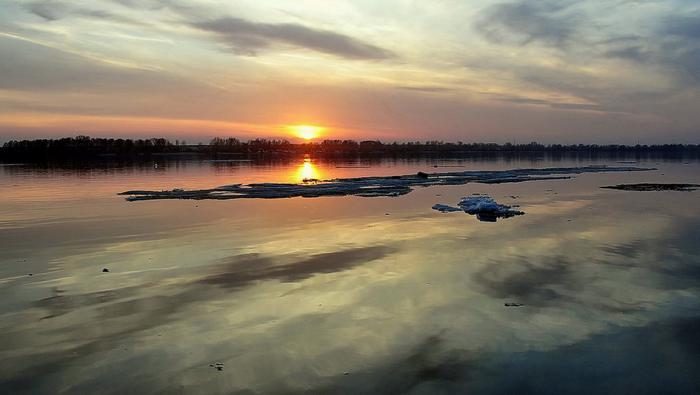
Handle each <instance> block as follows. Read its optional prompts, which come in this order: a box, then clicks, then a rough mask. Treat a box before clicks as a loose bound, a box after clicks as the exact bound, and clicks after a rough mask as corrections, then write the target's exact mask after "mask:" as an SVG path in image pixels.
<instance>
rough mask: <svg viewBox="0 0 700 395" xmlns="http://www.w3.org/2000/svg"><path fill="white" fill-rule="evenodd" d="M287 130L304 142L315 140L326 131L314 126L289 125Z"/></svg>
mask: <svg viewBox="0 0 700 395" xmlns="http://www.w3.org/2000/svg"><path fill="white" fill-rule="evenodd" d="M287 129H289V131H291V132H292V133H294V135H295V136H297V137H300V138H302V139H304V140H311V139H315V138H316V137H318V136H319V135H320V134H321V133H323V131H325V130H326V128H324V127H321V126H316V125H289V126H287Z"/></svg>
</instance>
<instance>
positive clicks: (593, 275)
mask: <svg viewBox="0 0 700 395" xmlns="http://www.w3.org/2000/svg"><path fill="white" fill-rule="evenodd" d="M591 163H593V164H611V165H617V166H619V165H620V164H619V163H617V162H616V161H615V160H609V161H606V160H596V161H570V160H567V161H556V162H555V161H549V160H536V161H531V160H527V161H524V160H510V161H504V160H497V159H494V160H491V161H488V160H487V161H484V160H480V161H471V160H464V161H455V160H414V161H389V160H387V161H379V162H377V161H375V162H368V163H365V162H343V163H332V162H321V161H315V160H313V159H312V160H310V161H306V162H304V161H303V160H301V159H300V160H299V161H291V162H280V163H272V164H270V163H267V164H256V163H252V162H211V161H204V162H174V163H167V162H158V163H157V165H158V166H157V167H156V166H154V163H148V164H145V165H141V166H127V167H119V166H114V167H109V166H102V167H100V168H97V169H92V170H75V169H73V170H71V169H68V170H65V169H63V170H62V169H42V168H36V167H31V166H0V392H2V393H8V394H9V393H12V394H16V393H37V394H42V393H75V394H86V393H101V394H110V393H115V394H116V393H188V394H218V393H298V392H310V393H414V394H423V393H425V394H431V393H489V394H490V393H494V394H500V393H513V394H525V393H550V394H565V393H581V394H589V393H634V394H639V393H662V392H663V393H678V394H680V393H688V394H690V393H700V299H699V297H700V233H699V230H700V204H699V203H700V191H698V192H623V191H616V190H605V189H600V188H599V187H600V186H603V185H610V184H617V183H633V182H686V183H687V182H690V183H700V163H698V162H697V161H690V162H687V161H672V162H671V161H669V162H665V161H656V160H653V161H640V162H638V163H636V164H628V165H639V166H651V167H656V168H658V169H659V170H657V171H653V172H635V173H609V174H584V175H580V176H577V177H575V178H574V179H572V180H558V181H537V182H526V183H520V184H501V185H485V184H467V185H462V186H452V187H431V188H418V189H417V190H415V191H414V192H412V193H411V194H409V195H406V196H402V197H395V198H361V197H327V198H316V199H304V198H294V199H281V200H230V201H210V200H205V201H147V202H134V203H129V202H126V201H125V200H124V199H123V198H122V197H120V196H117V195H116V193H118V192H121V191H125V190H129V189H156V190H158V189H172V188H176V187H177V188H199V187H212V186H218V185H225V184H232V183H248V182H259V181H294V182H296V181H298V180H300V179H302V178H332V177H345V176H364V175H395V174H409V173H415V172H417V171H428V172H432V171H458V170H460V169H508V168H519V167H520V168H523V167H548V166H568V165H577V166H578V165H588V164H591ZM434 166H444V168H443V167H439V168H435V167H434ZM472 193H487V194H490V195H491V196H493V197H494V198H495V199H496V200H498V201H500V202H502V203H508V204H519V205H520V206H521V209H522V210H523V211H525V212H526V213H527V214H526V215H524V216H520V217H515V218H510V219H506V220H499V221H498V222H497V223H486V222H479V221H477V220H476V218H474V217H473V216H469V215H466V214H463V213H450V214H442V213H439V212H436V211H433V210H431V208H430V207H431V206H432V205H433V204H435V203H444V204H455V203H457V202H458V201H459V199H460V197H462V196H467V195H470V194H472ZM513 197H515V198H513ZM103 268H108V269H109V272H108V273H103V271H102V270H103ZM30 274H31V275H30ZM507 302H517V303H523V304H524V306H523V307H516V308H512V307H505V306H504V303H507ZM217 363H221V364H223V365H216V364H217ZM210 365H214V366H210ZM216 366H221V367H222V370H218V369H217V368H216Z"/></svg>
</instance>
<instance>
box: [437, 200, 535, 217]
mask: <svg viewBox="0 0 700 395" xmlns="http://www.w3.org/2000/svg"><path fill="white" fill-rule="evenodd" d="M457 206H458V207H452V206H447V205H444V204H436V205H434V206H433V210H437V211H440V212H443V213H448V212H455V211H464V212H465V213H467V214H471V215H476V218H477V219H478V220H479V221H486V222H496V220H497V219H498V218H510V217H514V216H516V215H523V214H525V213H524V212H522V211H519V210H514V209H513V207H514V206H508V205H505V204H499V203H497V202H496V201H495V200H493V198H492V197H490V196H486V195H474V196H467V197H464V198H462V200H460V201H459V203H457Z"/></svg>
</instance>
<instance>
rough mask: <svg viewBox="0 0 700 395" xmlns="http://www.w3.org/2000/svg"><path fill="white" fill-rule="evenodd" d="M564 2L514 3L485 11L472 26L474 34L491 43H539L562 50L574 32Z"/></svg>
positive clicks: (575, 21)
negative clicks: (474, 29) (477, 33)
mask: <svg viewBox="0 0 700 395" xmlns="http://www.w3.org/2000/svg"><path fill="white" fill-rule="evenodd" d="M570 4H571V3H570V2H568V1H537V2H533V1H517V2H512V3H502V4H496V5H493V6H491V7H488V8H486V9H485V10H484V11H483V12H482V14H481V18H480V19H479V20H478V21H477V22H476V24H475V27H476V30H477V32H479V33H480V34H482V35H483V36H484V37H485V38H486V39H487V40H489V41H491V42H494V43H502V44H516V45H526V44H530V43H535V42H540V43H543V44H546V45H554V46H557V47H562V46H565V45H566V44H567V43H568V42H569V40H571V39H572V37H573V36H574V33H575V32H576V28H577V19H576V18H575V17H574V16H573V15H571V14H569V13H568V12H567V8H568V6H569V5H570Z"/></svg>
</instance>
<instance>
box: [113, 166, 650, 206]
mask: <svg viewBox="0 0 700 395" xmlns="http://www.w3.org/2000/svg"><path fill="white" fill-rule="evenodd" d="M646 170H655V169H647V168H639V167H606V166H588V167H555V168H543V169H514V170H498V171H461V172H451V173H424V172H418V173H416V174H409V175H403V176H387V177H359V178H339V179H333V180H323V181H314V182H306V183H300V184H283V183H258V184H247V185H242V184H234V185H226V186H221V187H218V188H212V189H198V190H182V189H179V188H178V189H173V190H169V191H143V190H135V191H126V192H122V193H120V195H126V196H127V198H126V199H127V200H129V201H136V200H156V199H217V200H223V199H279V198H291V197H320V196H349V195H352V196H363V197H378V196H400V195H405V194H407V193H410V192H411V191H412V190H413V187H428V186H434V185H463V184H466V183H469V182H479V183H486V184H499V183H509V182H524V181H537V180H562V179H569V178H571V176H572V175H575V174H582V173H603V172H629V171H646Z"/></svg>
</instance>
